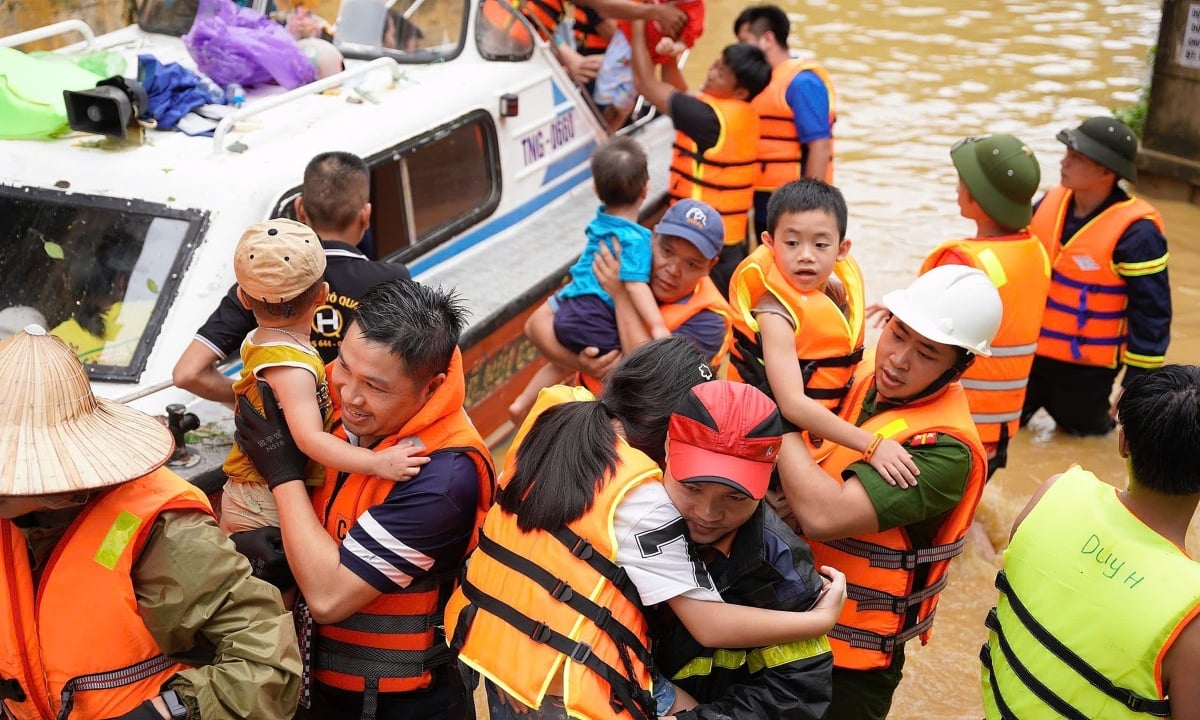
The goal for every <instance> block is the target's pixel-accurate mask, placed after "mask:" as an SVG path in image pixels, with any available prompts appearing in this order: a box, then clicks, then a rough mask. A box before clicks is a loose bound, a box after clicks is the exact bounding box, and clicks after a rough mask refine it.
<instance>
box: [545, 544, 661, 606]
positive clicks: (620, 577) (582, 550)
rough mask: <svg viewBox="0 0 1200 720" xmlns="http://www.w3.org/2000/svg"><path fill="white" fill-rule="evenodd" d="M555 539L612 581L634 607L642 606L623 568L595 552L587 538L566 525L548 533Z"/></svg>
mask: <svg viewBox="0 0 1200 720" xmlns="http://www.w3.org/2000/svg"><path fill="white" fill-rule="evenodd" d="M550 534H551V535H553V536H554V539H555V540H558V541H559V542H560V543H562V545H563V547H565V548H566V549H567V550H568V551H569V552H570V553H571V554H572V555H574V556H575V557H577V558H579V559H580V560H582V561H584V562H585V563H587V564H588V566H590V567H591V568H592V569H593V570H595V571H596V572H598V573H600V574H601V575H603V576H604V578H605V579H607V580H608V581H609V582H610V583H612V584H613V585H614V586H615V587H616V588H617V589H618V590H620V591H621V594H622V595H624V596H625V599H626V600H628V601H629V602H630V603H631V604H632V605H633V606H634V607H636V608H639V609H641V608H642V596H641V595H640V594H638V591H637V588H636V587H635V586H634V584H633V581H632V580H630V579H629V576H628V575H627V574H625V568H623V567H620V566H618V565H617V564H616V563H614V562H612V561H611V560H609V559H608V558H606V557H604V556H603V555H601V554H600V553H597V552H596V550H595V548H593V547H592V544H591V543H590V542H588V541H587V540H585V539H583V538H581V537H579V536H578V535H576V534H575V532H574V531H573V530H571V528H569V527H567V526H566V525H564V526H562V527H560V528H559V529H558V530H555V531H554V532H552V533H550Z"/></svg>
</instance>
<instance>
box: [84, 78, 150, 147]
mask: <svg viewBox="0 0 1200 720" xmlns="http://www.w3.org/2000/svg"><path fill="white" fill-rule="evenodd" d="M63 100H64V101H65V102H66V105H67V124H68V125H70V126H71V129H72V130H79V131H82V132H90V133H98V134H100V135H111V136H113V137H119V138H124V137H125V132H126V128H128V127H129V123H130V122H132V121H133V120H134V119H135V118H137V117H138V116H139V115H141V114H142V113H144V112H145V111H146V105H147V102H146V91H145V90H144V89H143V88H142V86H141V85H140V84H138V83H137V82H136V81H133V80H127V79H125V78H123V77H120V76H114V77H110V78H108V79H106V80H101V81H100V82H98V83H96V87H95V88H94V89H92V90H80V91H78V92H75V91H71V90H63Z"/></svg>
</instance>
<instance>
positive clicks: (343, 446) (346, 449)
mask: <svg viewBox="0 0 1200 720" xmlns="http://www.w3.org/2000/svg"><path fill="white" fill-rule="evenodd" d="M233 271H234V275H235V276H236V277H237V284H238V287H237V294H238V298H239V299H240V300H241V302H242V304H243V305H244V306H245V307H246V308H247V309H249V310H250V311H251V312H253V313H254V319H255V321H256V322H257V323H258V327H257V328H255V329H254V331H253V332H252V333H250V334H249V335H248V336H247V337H246V339H245V341H244V342H243V343H242V349H241V355H242V364H243V366H244V367H243V368H242V374H241V377H240V378H239V379H238V380H237V381H236V382H235V383H234V386H233V390H234V393H235V394H236V395H238V396H239V397H242V396H244V397H246V398H247V399H248V400H249V401H250V403H251V404H252V405H254V407H255V408H256V409H257V410H258V411H259V412H262V398H261V396H260V395H259V391H258V382H259V381H260V380H261V381H264V382H266V383H267V384H268V385H270V386H271V390H272V391H273V392H274V393H275V397H276V398H278V402H279V407H280V408H281V409H282V410H283V413H284V415H285V416H286V417H287V423H288V429H289V430H290V431H291V434H292V437H293V438H294V439H295V441H296V445H297V447H299V448H300V450H302V451H303V452H304V454H305V455H307V456H308V457H309V458H310V459H311V460H310V462H309V464H308V467H307V468H306V473H305V480H306V482H307V483H308V484H309V485H311V486H319V485H321V483H322V482H323V479H324V477H325V467H331V468H336V469H338V470H341V471H344V472H352V473H364V474H369V475H375V476H378V477H382V478H387V479H389V480H405V479H408V478H411V477H412V476H413V475H415V474H416V473H417V470H418V469H419V468H420V466H421V465H424V464H425V463H426V462H428V458H425V457H419V456H417V455H416V453H418V452H419V451H420V449H419V448H416V447H415V446H412V445H402V446H397V447H395V448H390V449H388V450H384V451H381V452H379V453H375V452H372V451H371V450H370V449H368V448H360V447H355V446H353V445H350V444H349V443H347V442H345V441H343V440H341V439H339V438H337V437H334V436H333V435H331V434H330V433H329V428H330V425H331V423H332V402H331V400H330V396H329V385H328V383H327V382H326V380H325V363H323V362H322V361H321V356H320V355H319V354H318V353H317V351H316V350H314V349H313V347H312V344H311V342H310V340H309V329H310V328H311V326H312V321H313V314H314V313H315V312H316V309H317V307H319V306H320V305H321V304H322V303H323V302H325V299H326V297H327V296H328V295H329V284H328V283H326V282H325V280H324V275H325V250H324V248H322V247H321V241H320V239H319V238H318V237H317V234H316V233H314V232H313V231H312V230H311V229H310V228H309V227H308V226H307V225H303V224H301V223H298V222H296V221H294V220H287V219H282V218H281V219H277V220H269V221H267V222H263V223H257V224H255V225H251V226H250V227H249V228H247V229H246V231H245V232H244V233H243V234H242V237H241V239H240V240H239V241H238V245H237V249H236V250H235V251H234V259H233ZM222 469H223V470H224V471H225V474H226V475H227V476H228V478H229V479H228V481H227V482H226V483H225V488H224V492H223V493H222V499H221V528H222V529H223V530H225V531H226V532H227V533H235V532H241V531H244V530H254V529H257V528H261V527H266V526H278V525H279V512H278V510H277V509H276V507H275V499H274V496H272V495H271V491H270V489H269V488H268V487H267V485H266V482H265V480H264V479H263V478H262V476H261V475H259V474H258V471H257V470H255V468H254V465H253V464H252V463H251V462H250V460H249V458H247V457H246V456H245V454H243V453H242V451H241V449H240V448H239V447H238V446H237V444H234V446H233V447H232V448H231V449H230V451H229V456H228V457H227V458H226V459H225V464H224V466H223V467H222Z"/></svg>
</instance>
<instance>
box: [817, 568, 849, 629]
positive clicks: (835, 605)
mask: <svg viewBox="0 0 1200 720" xmlns="http://www.w3.org/2000/svg"><path fill="white" fill-rule="evenodd" d="M820 570H821V574H822V575H824V576H825V586H824V587H823V588H821V595H820V596H819V597H818V598H817V602H816V604H815V605H813V608H812V610H810V611H809V612H819V613H822V614H823V615H824V616H825V617H826V619H828V621H829V628H832V627H833V626H834V624H835V623H837V619H838V616H839V615H841V614H842V606H843V605H845V604H846V576H845V575H843V574H842V572H841V571H840V570H838V569H837V568H833V567H830V566H828V565H822V566H821V568H820ZM829 628H826V631H828V630H829Z"/></svg>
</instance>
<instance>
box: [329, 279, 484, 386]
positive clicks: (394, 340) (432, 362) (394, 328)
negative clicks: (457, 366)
mask: <svg viewBox="0 0 1200 720" xmlns="http://www.w3.org/2000/svg"><path fill="white" fill-rule="evenodd" d="M466 318H467V307H466V301H465V300H463V298H462V297H461V296H460V295H459V294H458V293H457V292H455V291H454V290H443V289H442V288H440V287H437V288H435V287H431V286H429V285H424V284H422V283H417V282H413V281H412V280H392V281H390V282H385V283H380V284H378V285H376V286H375V287H373V288H371V289H370V290H368V291H367V292H366V294H365V295H363V296H362V300H361V301H360V302H359V304H358V307H357V308H355V309H354V312H353V322H355V323H357V324H358V330H359V332H361V333H362V336H363V338H364V339H366V340H370V341H371V342H374V343H379V344H381V345H386V346H387V348H388V351H389V352H391V353H392V354H393V355H395V356H396V357H397V358H399V359H400V360H403V361H404V369H405V370H406V371H407V372H408V375H409V377H410V378H411V379H412V380H413V381H415V382H417V383H425V382H428V381H429V380H430V379H432V378H433V377H434V376H435V375H437V374H438V373H442V372H446V370H448V369H449V368H450V360H451V359H452V358H453V357H454V351H455V349H456V348H457V347H458V338H459V336H460V335H462V331H463V327H464V326H465V325H466Z"/></svg>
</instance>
